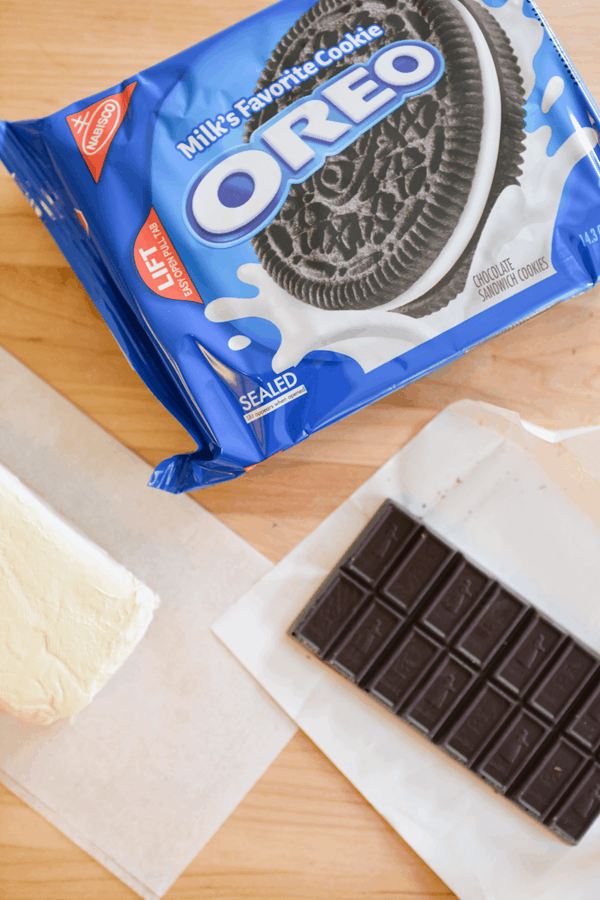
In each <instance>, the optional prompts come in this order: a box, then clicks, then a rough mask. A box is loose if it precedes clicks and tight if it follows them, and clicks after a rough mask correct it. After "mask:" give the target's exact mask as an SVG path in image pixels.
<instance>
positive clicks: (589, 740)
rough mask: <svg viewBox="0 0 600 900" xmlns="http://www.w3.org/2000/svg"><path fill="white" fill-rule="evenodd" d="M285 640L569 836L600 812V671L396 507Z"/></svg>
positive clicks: (367, 534)
mask: <svg viewBox="0 0 600 900" xmlns="http://www.w3.org/2000/svg"><path fill="white" fill-rule="evenodd" d="M290 633H291V634H292V635H293V637H295V638H296V640H298V641H300V642H301V643H302V644H303V645H304V646H305V647H306V648H307V649H309V650H310V651H311V652H312V653H314V654H315V655H316V656H318V657H320V658H321V659H322V660H323V661H324V662H325V663H327V664H329V665H330V666H332V667H334V668H335V669H336V670H337V671H338V672H340V673H341V674H342V675H344V676H345V677H346V678H347V679H348V680H350V681H353V682H355V684H356V685H357V686H358V687H359V688H361V689H362V690H364V691H365V692H366V693H368V694H370V695H371V696H372V697H373V698H374V699H376V700H377V701H379V703H380V704H383V705H384V706H386V707H387V708H388V709H389V710H390V711H391V712H392V713H394V714H395V715H396V716H397V717H399V718H401V719H403V720H404V721H405V722H407V723H409V724H410V725H411V726H412V727H413V728H415V729H417V730H418V731H419V732H420V733H421V734H423V735H426V736H427V737H428V738H429V740H430V741H432V742H433V743H435V744H438V745H439V746H440V748H441V749H443V750H444V751H445V752H446V753H448V754H449V755H450V756H452V757H453V758H454V759H456V760H458V761H460V762H462V763H463V765H465V766H466V767H467V768H469V769H470V771H472V772H473V773H475V774H476V775H478V776H479V777H480V778H481V779H483V780H484V781H485V782H486V783H487V784H488V785H489V786H490V787H492V788H494V790H496V791H497V792H498V793H500V794H504V795H505V796H506V797H507V798H508V799H510V800H512V801H513V802H514V803H515V804H516V805H517V806H518V807H519V809H521V810H523V811H525V812H527V813H529V814H530V815H531V816H533V817H534V818H535V819H536V821H537V822H541V823H542V824H544V825H546V826H548V827H549V828H551V829H552V832H553V833H554V834H555V835H557V836H559V837H560V838H561V839H563V840H565V841H567V842H569V843H576V842H577V841H578V840H580V838H581V837H582V835H583V834H584V832H585V831H586V830H587V828H588V827H589V826H590V825H591V823H592V822H593V821H594V819H595V818H596V816H597V815H598V814H600V663H599V659H598V656H597V654H595V653H593V652H592V651H591V650H590V649H589V648H587V647H585V646H583V645H582V644H581V643H578V642H577V641H575V640H574V639H573V638H571V637H569V636H568V635H566V634H565V633H564V631H563V630H562V629H561V628H559V627H558V626H557V625H556V624H555V623H554V622H551V621H550V620H549V619H547V618H546V617H545V616H542V615H540V614H539V613H538V612H537V611H536V610H535V609H533V608H532V607H531V606H530V605H529V604H527V603H525V601H523V600H522V599H521V598H520V597H517V596H516V595H515V594H514V593H513V592H512V591H510V590H509V589H508V588H506V587H504V586H503V585H501V584H498V582H497V581H495V580H494V579H493V578H491V577H490V576H489V575H488V574H487V573H486V572H484V571H482V570H481V569H480V568H479V567H478V566H477V565H475V563H473V562H472V561H469V560H466V559H464V557H463V556H462V555H461V554H460V553H458V552H457V551H456V549H455V548H454V547H451V546H450V545H448V544H447V542H446V541H444V540H443V539H442V538H441V537H440V536H439V535H437V534H433V533H432V532H431V531H430V530H429V529H428V528H426V527H425V526H424V525H423V524H422V523H420V522H418V521H416V520H415V519H413V518H412V516H410V515H409V514H408V513H407V512H406V511H405V510H402V509H399V508H398V507H397V506H396V505H395V504H394V503H392V502H391V501H387V502H386V503H385V504H384V505H383V506H382V507H381V508H380V509H379V510H378V511H377V513H376V514H375V516H374V518H373V519H372V520H371V522H370V523H369V524H368V525H367V526H366V528H365V529H364V530H363V531H362V532H361V533H360V534H359V535H358V537H357V538H356V540H355V542H354V543H353V544H352V546H351V547H350V548H349V549H348V551H347V552H346V553H345V554H344V556H343V557H342V559H341V560H340V561H339V563H338V564H337V566H336V567H335V569H334V571H333V572H332V573H331V574H330V575H329V576H328V577H327V579H326V580H325V581H324V582H323V584H322V585H321V587H320V588H319V590H318V591H317V592H316V594H315V595H314V597H313V598H312V599H311V600H310V602H309V603H308V604H307V606H306V607H305V609H304V610H303V612H302V613H301V614H300V616H299V617H298V619H297V620H296V622H295V623H294V625H293V626H292V628H291V629H290Z"/></svg>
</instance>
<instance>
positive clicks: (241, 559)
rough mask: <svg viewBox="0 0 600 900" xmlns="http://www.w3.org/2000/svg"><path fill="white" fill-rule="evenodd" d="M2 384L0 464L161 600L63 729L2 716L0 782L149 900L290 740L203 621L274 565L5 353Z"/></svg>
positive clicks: (273, 709)
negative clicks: (158, 481)
mask: <svg viewBox="0 0 600 900" xmlns="http://www.w3.org/2000/svg"><path fill="white" fill-rule="evenodd" d="M0 383H1V384H2V391H1V392H0V460H1V461H2V462H3V463H4V464H6V465H7V466H9V468H11V469H12V470H13V471H14V472H16V474H17V475H18V476H19V477H20V478H21V479H22V480H23V481H24V482H25V483H26V484H28V485H29V486H30V487H31V488H33V489H34V490H35V491H36V492H37V493H38V494H39V495H41V496H42V497H43V498H44V499H45V500H46V501H47V502H48V503H50V504H51V505H52V506H53V507H54V508H55V509H56V510H57V511H58V512H59V513H61V514H62V515H63V516H64V517H65V518H67V519H68V520H69V521H70V522H72V523H73V525H74V526H75V527H76V528H78V529H79V530H80V531H82V532H84V533H85V534H87V535H88V536H89V537H90V538H92V540H94V541H96V543H97V544H99V545H100V546H101V547H103V548H104V549H105V550H107V551H108V552H109V553H111V554H112V556H114V557H115V558H116V559H117V560H118V561H119V562H120V563H122V564H123V565H125V566H127V568H128V569H130V571H132V572H133V573H134V574H135V575H137V576H138V578H140V579H141V580H142V581H144V582H146V583H147V584H148V585H149V586H150V587H151V588H152V589H153V590H155V591H156V592H157V593H158V594H159V596H160V598H161V606H160V607H159V608H158V609H157V610H156V613H155V618H154V621H153V622H152V624H151V625H150V628H149V630H148V632H147V634H146V635H145V637H144V638H143V640H142V641H141V642H140V644H139V645H138V647H137V648H136V650H135V651H134V653H133V654H132V655H131V656H130V657H129V659H128V660H127V661H126V663H125V664H124V665H123V666H122V668H121V669H120V670H119V671H118V672H117V673H116V674H115V675H114V676H113V677H112V678H111V679H110V681H109V682H108V683H107V684H106V686H105V687H104V688H103V689H102V690H101V691H100V693H99V694H98V695H97V697H96V698H95V699H94V700H93V702H92V703H91V704H90V706H88V707H87V708H86V709H84V710H82V711H81V712H80V713H78V714H77V716H75V717H74V719H73V720H72V721H64V720H63V721H61V722H57V723H55V724H54V725H51V726H49V727H46V728H43V727H40V726H36V725H30V724H26V723H24V722H21V721H19V720H18V719H16V718H14V717H13V716H10V715H8V714H7V713H2V712H0V781H2V782H3V783H4V784H5V785H6V786H7V787H8V788H10V789H11V790H12V791H14V793H15V794H17V795H18V796H19V797H21V798H22V799H23V800H24V801H25V802H26V803H28V804H29V805H30V806H32V807H33V808H34V809H36V810H38V812H40V813H41V814H42V815H43V816H45V817H46V818H47V819H49V820H50V821H51V822H53V823H54V824H55V825H56V826H57V827H58V828H60V830H61V831H63V832H64V833H65V834H66V835H68V837H70V838H71V839H72V840H73V841H75V843H77V844H79V846H80V847H83V849H84V850H86V851H87V852H88V853H90V854H91V855H92V856H93V857H95V858H96V859H97V860H99V862H101V863H102V864H103V865H104V866H106V868H108V869H110V871H111V872H113V873H114V874H115V875H116V876H117V877H119V878H120V879H122V880H123V881H124V882H125V883H126V884H128V885H129V886H130V887H131V888H133V890H135V891H137V893H139V894H141V896H142V897H145V898H148V900H155V898H158V897H161V896H162V895H163V894H164V893H165V891H166V890H167V889H168V888H169V887H170V885H171V884H172V883H173V882H174V881H175V879H176V878H177V877H178V875H179V874H180V873H181V872H182V871H183V870H184V869H185V868H186V866H187V865H188V864H189V862H190V861H191V860H192V859H193V858H194V856H195V855H196V854H197V853H198V851H199V850H200V849H201V848H202V847H203V846H204V844H206V842H207V841H208V840H209V839H210V838H211V837H212V835H213V834H214V833H215V831H216V830H217V829H218V828H219V826H220V825H221V824H222V823H223V822H224V821H225V819H226V818H227V817H228V816H229V814H230V813H231V812H232V811H233V810H234V809H235V807H236V806H237V805H238V803H239V802H240V801H241V800H242V798H243V797H244V796H245V794H246V793H247V792H248V791H249V790H250V788H251V787H252V785H253V784H254V783H255V782H256V780H257V779H258V778H259V777H260V776H261V775H262V773H263V772H264V771H265V770H266V769H267V768H268V766H269V765H270V763H271V762H272V761H273V760H274V759H275V757H276V756H277V755H278V754H279V752H280V751H281V750H282V749H283V747H284V746H285V744H286V743H287V742H288V741H289V739H290V737H291V736H292V734H293V733H294V731H295V726H294V725H293V724H292V722H291V721H290V720H289V719H288V717H287V716H285V715H284V713H282V711H281V710H280V709H279V708H278V707H277V705H276V704H275V703H274V702H273V700H271V698H270V697H268V696H267V694H265V692H264V691H262V690H261V688H259V686H258V685H257V684H256V683H255V681H254V680H253V679H252V678H250V677H249V675H248V674H247V672H245V671H244V669H243V668H242V666H240V665H239V663H238V662H237V661H236V660H235V659H233V657H232V656H231V654H229V653H228V652H227V650H225V648H224V647H223V646H222V644H221V643H220V642H219V641H218V640H217V639H216V638H215V636H214V635H213V634H212V633H211V631H210V627H209V626H210V624H211V623H212V622H213V621H214V620H215V619H216V618H217V617H218V616H219V615H221V614H222V613H223V612H224V611H225V610H226V609H227V608H228V607H229V606H230V605H231V604H232V603H233V602H234V601H235V600H236V599H237V598H238V597H239V596H240V594H242V593H244V592H245V591H247V590H248V589H249V588H250V587H251V586H252V585H253V584H254V583H255V582H256V580H257V579H258V578H260V576H262V575H264V574H265V572H267V571H268V570H269V569H270V567H271V563H269V562H268V561H267V560H266V559H265V558H264V557H263V556H261V555H260V554H259V553H257V552H256V551H255V550H253V549H252V548H251V547H250V546H249V545H248V544H247V543H246V542H245V541H243V540H242V539H241V538H239V537H237V536H236V535H235V534H233V532H231V531H230V530H229V529H228V528H226V527H225V526H224V525H222V524H221V523H220V522H219V521H218V520H217V519H215V518H214V517H213V516H211V515H210V514H209V513H207V512H206V511H205V510H203V509H202V508H201V507H200V506H199V505H198V504H197V503H195V502H194V501H192V500H191V499H190V498H189V497H187V498H186V497H184V496H180V497H176V496H174V495H171V494H166V493H164V492H162V491H155V490H151V489H149V488H147V487H146V483H147V481H148V478H149V475H150V472H151V469H150V467H149V466H148V465H146V463H144V462H143V461H142V460H140V459H139V458H138V457H136V456H135V455H134V454H133V453H131V452H130V451H129V450H127V449H126V448H125V447H123V446H122V445H121V444H119V442H118V441H116V440H115V439H114V438H112V437H111V436H110V435H108V434H107V433H106V432H104V431H103V430H102V429H101V428H100V427H99V426H98V425H95V424H94V423H93V422H92V421H91V420H89V419H88V418H87V417H86V416H84V415H83V413H81V412H79V411H78V410H77V409H76V408H75V407H74V406H72V405H71V404H70V403H69V402H68V401H66V400H64V399H63V398H62V397H60V396H59V395H58V394H57V393H56V392H55V391H54V390H52V388H50V387H48V385H46V384H44V383H43V382H42V381H40V379H39V378H37V377H36V376H35V375H33V374H32V373H31V372H29V371H28V370H27V369H26V368H25V367H24V366H23V365H21V364H20V363H19V362H17V361H16V360H15V359H13V358H12V357H11V356H9V354H7V353H6V352H5V351H2V350H0Z"/></svg>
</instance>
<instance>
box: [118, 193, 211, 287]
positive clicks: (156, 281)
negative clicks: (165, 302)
mask: <svg viewBox="0 0 600 900" xmlns="http://www.w3.org/2000/svg"><path fill="white" fill-rule="evenodd" d="M133 256H134V259H135V265H136V268H137V270H138V272H139V273H140V276H141V278H142V281H143V282H144V284H145V285H146V287H149V288H150V290H151V291H153V292H154V293H155V294H158V295H159V296H161V297H168V299H169V300H195V301H196V302H197V303H202V302H203V300H202V298H201V297H200V294H199V293H198V291H197V290H196V288H195V287H194V285H193V282H192V279H191V278H190V276H189V275H188V272H187V269H186V268H185V266H184V265H183V263H182V262H181V259H180V258H179V254H178V253H177V252H176V251H175V249H174V247H173V244H172V242H171V239H170V238H169V235H168V234H167V232H166V231H165V229H164V228H163V225H162V222H161V221H160V219H159V218H158V216H157V215H156V213H155V211H154V209H151V210H150V215H149V216H148V218H147V219H146V221H145V222H144V224H143V226H142V228H141V229H140V233H139V234H138V236H137V238H136V240H135V246H134V248H133Z"/></svg>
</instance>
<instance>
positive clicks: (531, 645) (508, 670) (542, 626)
mask: <svg viewBox="0 0 600 900" xmlns="http://www.w3.org/2000/svg"><path fill="white" fill-rule="evenodd" d="M564 637H565V635H564V633H563V632H562V631H560V630H559V629H558V628H556V627H555V626H554V625H551V624H550V622H548V621H547V620H546V619H543V618H541V616H536V617H535V618H534V619H533V621H532V622H530V623H529V625H528V627H527V629H526V630H525V632H524V634H523V635H522V636H521V638H520V640H518V641H517V643H516V645H515V646H514V648H513V649H512V650H511V652H510V653H509V654H508V656H506V657H505V658H504V661H503V662H502V664H501V665H500V666H499V668H498V670H497V671H496V674H495V678H496V679H497V680H498V681H499V682H501V683H502V684H503V685H504V686H505V687H507V688H508V689H509V690H511V691H514V692H515V693H516V694H517V695H518V696H519V697H521V696H523V694H524V693H525V691H526V690H527V688H528V687H529V686H530V685H531V684H532V682H533V681H534V680H535V678H536V677H537V675H539V673H540V672H541V671H542V669H543V668H544V665H545V664H546V662H547V660H548V659H549V658H550V656H551V654H552V651H553V650H555V649H556V647H558V645H559V644H560V642H561V640H562V639H563V638H564Z"/></svg>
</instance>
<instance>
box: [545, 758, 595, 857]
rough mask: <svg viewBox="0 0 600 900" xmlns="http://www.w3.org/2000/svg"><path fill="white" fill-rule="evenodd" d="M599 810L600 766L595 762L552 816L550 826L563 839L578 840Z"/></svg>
mask: <svg viewBox="0 0 600 900" xmlns="http://www.w3.org/2000/svg"><path fill="white" fill-rule="evenodd" d="M599 812H600V766H599V765H598V763H594V765H593V766H592V768H591V769H589V770H588V771H587V773H586V774H585V775H584V777H583V779H579V781H578V783H577V784H576V785H575V786H574V788H573V791H572V793H571V795H570V796H569V798H568V799H567V800H566V802H565V803H563V805H562V806H561V808H560V809H559V811H558V812H557V813H556V815H555V816H554V817H553V818H552V821H551V822H550V828H552V830H553V831H555V832H556V833H557V834H558V835H559V836H560V837H562V838H563V840H567V841H578V840H579V839H580V838H581V837H582V835H583V834H584V832H586V831H587V829H588V828H589V826H590V825H591V824H592V822H593V821H594V819H595V818H596V816H597V815H598V813H599Z"/></svg>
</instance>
